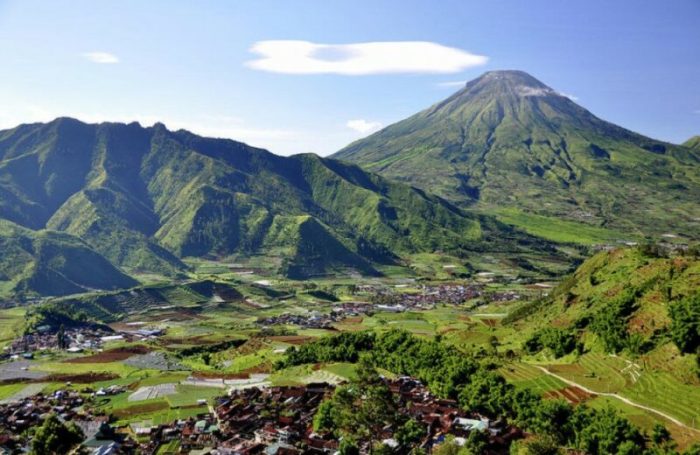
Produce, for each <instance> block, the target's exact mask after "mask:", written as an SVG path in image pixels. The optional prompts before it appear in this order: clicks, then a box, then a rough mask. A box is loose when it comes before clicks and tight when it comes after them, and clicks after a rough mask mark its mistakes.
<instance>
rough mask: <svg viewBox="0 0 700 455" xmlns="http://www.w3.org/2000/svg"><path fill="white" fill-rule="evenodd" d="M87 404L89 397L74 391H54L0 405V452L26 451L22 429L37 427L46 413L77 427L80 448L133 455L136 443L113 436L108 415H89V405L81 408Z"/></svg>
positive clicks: (24, 433)
mask: <svg viewBox="0 0 700 455" xmlns="http://www.w3.org/2000/svg"><path fill="white" fill-rule="evenodd" d="M89 402H90V398H89V397H86V396H85V395H84V394H82V393H78V392H77V391H74V390H57V391H56V392H54V393H52V394H41V393H40V394H37V395H33V396H30V397H27V398H23V399H20V400H16V401H13V402H11V403H8V404H3V405H0V453H26V452H28V451H29V449H30V445H31V440H30V437H29V436H28V432H27V431H26V430H29V429H31V428H34V429H35V428H38V427H39V426H40V425H41V424H42V421H43V420H44V419H45V418H46V417H47V416H49V415H50V414H55V415H57V416H58V417H59V419H61V420H62V421H64V422H72V423H74V424H75V425H76V426H77V427H78V428H80V430H81V431H82V433H83V436H84V441H83V446H85V447H86V448H87V449H89V450H91V451H94V452H96V453H97V452H99V453H134V452H135V451H136V448H137V443H136V442H135V441H134V440H132V439H131V438H129V437H128V436H126V435H123V434H117V433H116V431H115V430H114V429H113V428H112V427H110V425H109V416H108V415H95V414H92V413H91V412H90V406H85V405H86V404H87V403H89ZM106 449H107V450H111V452H110V451H106Z"/></svg>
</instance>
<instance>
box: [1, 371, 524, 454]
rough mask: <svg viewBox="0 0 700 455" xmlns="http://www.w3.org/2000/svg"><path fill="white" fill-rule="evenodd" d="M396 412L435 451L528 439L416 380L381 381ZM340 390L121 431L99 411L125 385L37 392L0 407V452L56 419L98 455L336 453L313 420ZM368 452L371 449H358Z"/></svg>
mask: <svg viewBox="0 0 700 455" xmlns="http://www.w3.org/2000/svg"><path fill="white" fill-rule="evenodd" d="M383 380H384V381H385V383H386V384H387V386H388V388H389V390H390V391H391V393H392V395H393V396H394V399H395V400H396V403H397V405H398V410H399V413H400V414H401V415H403V416H404V417H405V418H412V419H414V420H415V421H416V422H418V423H419V424H420V425H422V426H423V427H424V428H425V433H424V436H423V437H422V438H421V440H420V443H419V446H420V447H421V448H423V449H426V450H430V449H432V448H433V447H434V446H437V445H439V444H440V443H441V442H443V441H444V440H445V438H446V436H447V435H453V436H454V437H455V441H456V442H457V443H458V444H460V443H463V442H464V441H465V439H464V438H466V437H467V436H468V435H469V433H470V432H472V431H482V432H486V435H487V437H488V440H489V444H490V446H492V447H493V448H494V449H496V448H498V447H501V448H502V447H505V446H506V445H507V444H508V442H509V441H510V440H512V439H514V438H517V437H520V436H522V433H521V431H520V430H519V429H517V428H515V427H512V426H508V425H506V424H504V423H503V422H501V421H491V420H489V419H487V418H485V417H483V416H481V415H479V414H473V413H468V412H465V411H463V410H461V409H459V407H458V406H457V404H456V402H455V401H454V400H444V399H438V398H436V397H435V396H433V395H432V394H431V393H430V392H428V391H427V389H426V388H425V386H423V384H421V383H420V382H419V381H417V380H415V379H412V378H410V377H400V378H398V379H395V380H389V379H386V378H384V379H383ZM334 390H335V386H334V385H330V384H327V383H311V384H307V385H305V386H287V387H283V386H275V387H272V386H269V387H255V386H252V387H246V388H233V389H232V390H230V391H229V394H228V395H227V396H223V397H220V398H217V399H215V401H214V405H212V406H210V408H209V409H210V411H209V412H206V413H201V414H198V415H197V416H196V417H191V418H189V419H182V420H176V421H173V422H170V423H166V424H162V425H155V426H144V425H139V424H132V425H129V426H126V427H120V428H115V427H112V426H111V425H110V424H111V423H112V421H111V419H110V416H109V415H106V414H103V413H99V412H94V411H93V409H95V406H94V405H95V401H96V400H98V399H99V397H100V396H101V395H106V394H120V393H124V392H126V389H125V388H123V387H117V386H115V387H111V388H106V389H101V390H98V391H94V390H92V389H89V388H84V389H82V390H80V391H77V390H75V389H73V387H71V386H67V387H66V388H65V389H62V390H57V391H56V392H54V393H53V394H50V395H45V394H41V393H40V394H37V395H33V396H31V397H27V398H24V399H21V400H18V401H15V402H13V403H9V404H5V405H0V428H2V432H1V433H0V447H1V448H3V449H5V450H7V451H9V453H19V452H22V451H24V450H26V449H27V448H28V447H29V444H30V440H29V438H28V436H27V432H26V431H25V430H27V429H29V428H35V427H37V426H39V425H40V424H41V422H42V421H43V420H44V419H46V418H47V417H48V416H49V415H50V414H55V415H57V416H58V418H59V419H61V421H64V422H71V423H74V424H75V425H77V427H78V428H80V430H81V432H82V434H83V439H84V440H83V446H84V447H86V448H87V449H88V450H89V451H91V452H92V453H94V454H100V455H107V454H117V453H128V454H131V453H142V454H155V453H156V452H157V451H158V449H159V448H160V447H161V446H164V445H168V446H169V447H173V443H174V446H176V447H178V449H177V453H182V454H187V453H201V454H205V453H211V454H222V455H223V454H226V455H232V454H257V453H265V454H302V453H335V452H337V449H338V439H337V438H336V437H334V436H333V435H331V434H329V433H325V434H324V433H320V432H319V433H317V432H315V431H314V428H313V419H314V415H315V414H316V411H317V410H318V407H319V405H320V404H321V402H323V401H324V400H326V399H329V398H330V397H331V396H332V394H333V392H334ZM395 431H396V428H393V427H391V426H387V427H385V428H383V429H382V431H381V435H379V441H380V442H381V443H382V444H384V445H386V446H388V447H390V448H392V449H397V448H398V447H399V444H398V442H397V441H396V439H394V433H395ZM360 450H361V452H362V453H367V450H368V447H366V445H363V446H362V447H360Z"/></svg>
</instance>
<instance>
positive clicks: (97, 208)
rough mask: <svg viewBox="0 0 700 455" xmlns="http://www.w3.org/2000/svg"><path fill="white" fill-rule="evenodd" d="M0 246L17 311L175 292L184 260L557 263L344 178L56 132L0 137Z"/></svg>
mask: <svg viewBox="0 0 700 455" xmlns="http://www.w3.org/2000/svg"><path fill="white" fill-rule="evenodd" d="M67 157H69V159H67ZM27 175H31V176H32V177H31V178H26V176H27ZM0 245H2V249H3V252H5V254H4V255H3V257H2V258H0V292H2V293H3V294H4V295H6V296H20V297H32V296H36V295H66V294H74V293H79V292H84V291H86V290H88V289H90V290H93V289H103V290H109V289H115V288H129V287H132V286H134V285H136V282H135V281H134V280H133V279H132V278H130V277H129V276H127V275H126V274H125V272H127V273H129V274H130V275H131V276H134V277H144V279H146V280H153V279H157V277H163V278H165V279H173V278H176V279H179V278H184V277H187V276H188V274H191V273H192V270H191V269H190V268H189V267H188V266H187V265H186V264H185V263H184V262H183V259H184V258H201V257H208V258H215V259H218V260H222V261H223V260H229V259H234V258H235V259H234V260H239V259H240V258H242V257H253V256H256V255H267V256H270V257H276V258H277V263H278V267H277V269H276V270H275V272H278V273H281V274H283V275H285V276H288V277H292V278H295V279H302V278H307V277H311V276H320V275H326V274H328V273H331V272H337V271H342V270H346V269H350V270H354V271H358V272H360V273H362V274H365V275H378V274H379V272H378V270H377V268H378V267H379V266H380V265H384V266H392V265H400V264H401V259H402V258H405V257H407V256H409V255H411V254H416V253H433V252H435V251H442V252H449V253H451V254H454V255H456V256H459V257H467V256H470V255H473V254H474V253H476V252H483V251H493V252H500V253H514V254H518V253H522V254H531V255H535V256H540V257H544V258H551V257H554V258H557V259H560V260H564V258H565V255H564V254H562V253H561V252H558V251H557V250H556V249H554V248H553V246H552V245H551V244H550V243H549V242H547V241H544V240H541V239H538V238H536V237H533V236H531V235H528V234H527V233H525V232H523V231H519V230H517V229H514V228H513V227H511V226H507V225H505V224H502V223H500V222H498V221H496V219H495V218H493V217H490V216H487V215H481V214H476V213H472V212H466V211H463V210H460V209H457V208H455V207H454V206H452V205H450V204H449V203H447V202H445V201H444V200H442V199H440V198H437V197H435V196H431V195H429V194H426V193H425V192H423V191H420V190H417V189H415V188H412V187H410V186H408V185H405V184H401V183H394V182H391V181H388V180H386V179H384V178H382V177H379V176H377V175H374V174H370V173H367V172H365V171H363V170H361V169H360V168H359V167H357V166H354V165H349V164H343V163H341V162H338V161H334V160H327V159H323V158H319V157H318V156H315V155H296V156H291V157H279V156H276V155H273V154H271V153H269V152H267V151H264V150H260V149H255V148H253V147H248V146H246V145H244V144H242V143H238V142H234V141H230V140H220V139H207V138H202V137H199V136H195V135H193V134H191V133H188V132H186V131H177V132H171V131H168V130H166V129H165V127H164V126H163V125H160V124H159V125H156V126H154V127H152V128H142V127H140V126H139V125H137V124H129V125H123V124H114V123H109V124H100V125H88V124H84V123H81V122H79V121H77V120H73V119H68V118H60V119H57V120H55V121H53V122H51V123H48V124H34V125H25V126H20V127H17V128H15V129H12V130H7V131H0ZM122 270H123V271H125V272H122Z"/></svg>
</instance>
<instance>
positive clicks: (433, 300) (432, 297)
mask: <svg viewBox="0 0 700 455" xmlns="http://www.w3.org/2000/svg"><path fill="white" fill-rule="evenodd" d="M483 292H484V286H483V285H481V284H469V285H461V284H459V285H456V284H444V285H439V286H423V287H422V288H421V292H420V293H416V294H403V295H401V303H402V304H403V305H405V306H408V307H412V308H434V307H435V305H437V304H438V303H446V304H450V305H461V304H463V303H464V302H468V301H469V300H472V299H475V298H477V297H480V296H481V295H482V294H483Z"/></svg>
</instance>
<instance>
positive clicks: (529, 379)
mask: <svg viewBox="0 0 700 455" xmlns="http://www.w3.org/2000/svg"><path fill="white" fill-rule="evenodd" d="M499 372H500V373H501V374H502V375H503V376H504V377H505V378H506V380H508V382H510V383H512V384H513V385H515V386H516V387H520V388H524V389H530V390H532V391H533V392H534V393H537V394H539V395H545V394H547V393H551V392H554V391H557V390H561V389H564V388H565V387H566V384H565V383H563V382H562V381H560V380H559V379H557V378H554V377H552V376H547V375H546V374H543V373H542V371H540V370H539V369H537V368H536V367H534V366H532V365H528V364H526V363H512V364H508V365H506V366H504V367H503V368H501V369H500V370H499Z"/></svg>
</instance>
